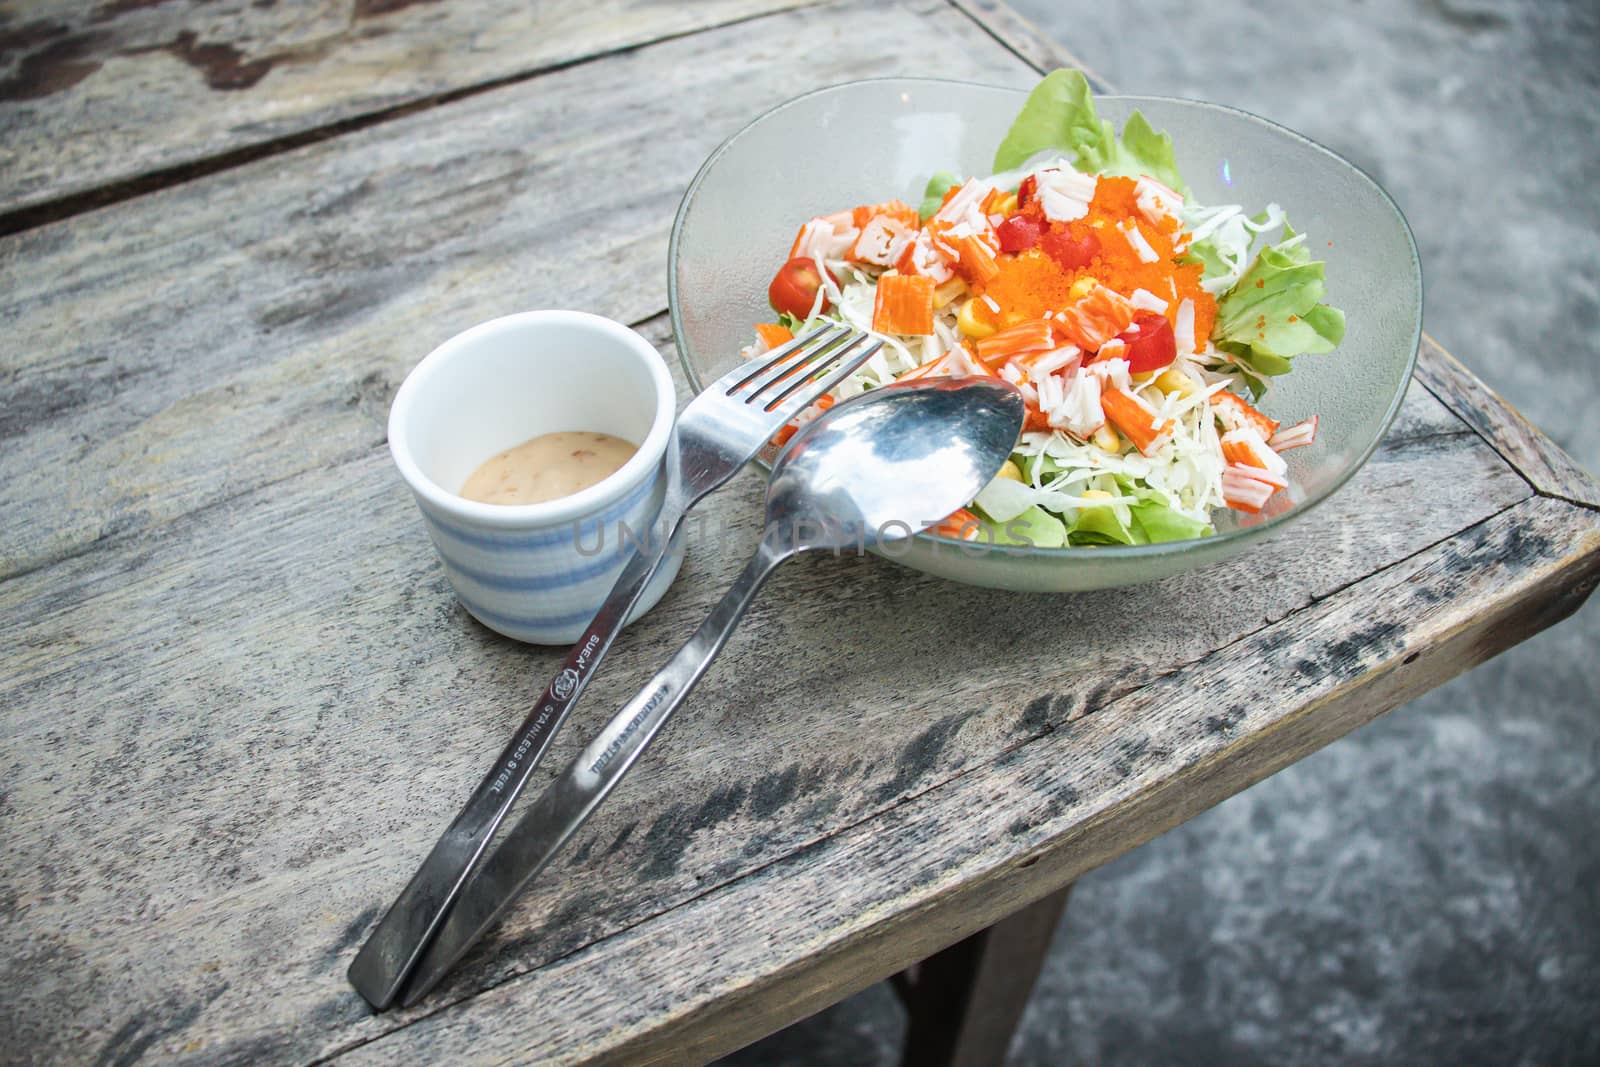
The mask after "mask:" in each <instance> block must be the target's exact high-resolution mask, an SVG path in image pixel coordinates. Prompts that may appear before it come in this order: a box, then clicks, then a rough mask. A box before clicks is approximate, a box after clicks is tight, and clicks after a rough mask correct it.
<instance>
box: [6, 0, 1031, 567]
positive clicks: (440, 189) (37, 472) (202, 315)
mask: <svg viewBox="0 0 1600 1067" xmlns="http://www.w3.org/2000/svg"><path fill="white" fill-rule="evenodd" d="M840 20H841V15H840V13H839V12H837V11H814V10H801V11H795V12H790V13H786V14H782V15H777V16H774V17H773V18H771V19H762V20H757V21H755V22H746V23H740V24H738V25H735V26H731V27H727V28H724V29H720V30H716V31H713V32H709V33H705V34H697V35H694V36H691V37H685V38H679V39H675V40H672V41H668V42H664V43H662V44H659V45H654V46H651V47H649V48H644V49H640V50H638V51H635V52H630V53H627V54H625V55H620V56H615V57H612V58H610V59H608V60H606V61H603V62H597V63H589V64H582V65H578V66H574V67H570V68H566V69H563V70H559V71H556V72H553V73H551V74H549V75H546V76H544V77H541V78H539V79H537V80H534V81H530V82H523V83H518V84H515V85H510V86H506V87H504V88H501V89H497V90H494V91H492V92H487V93H483V94H479V95H476V96H473V97H470V98H468V99H464V100H460V101H457V102H455V103H454V104H451V105H449V106H447V107H442V108H434V109H430V110H428V111H424V112H420V113H418V114H416V115H412V116H408V117H406V118H404V119H398V120H396V121H394V122H391V123H385V124H383V125H382V126H377V127H373V128H371V129H368V130H363V131H361V132H359V133H355V134H351V135H348V136H345V137H341V138H338V139H336V140H333V141H329V142H325V143H322V144H318V145H315V146H311V147H308V148H304V149H301V150H297V151H294V152H288V153H285V154H283V155H279V156H274V157H272V158H271V159H268V160H263V161H260V162H258V163H254V164H251V165H249V166H245V167H240V168H237V169H235V170H232V171H229V172H227V173H225V174H220V175H216V176H214V177H212V178H208V179H204V180H201V181H196V182H191V183H186V184H184V185H180V186H176V187H174V188H172V189H170V190H167V191H165V192H162V193H158V194H154V195H151V196H147V197H141V198H139V199H138V200H134V201H130V202H128V203H126V204H121V205H117V206H115V207H113V208H110V209H107V210H104V211H99V212H95V213H92V214H89V215H82V216H77V217H75V218H73V219H70V220H67V221H65V222H62V223H59V224H56V225H52V226H48V227H44V228H41V229H38V230H33V231H30V232H27V233H23V234H17V235H14V236H12V237H10V238H5V239H0V321H4V322H6V323H7V324H8V326H9V336H10V337H11V339H12V343H11V344H10V345H8V346H7V348H6V350H5V351H4V352H3V353H0V440H4V441H5V447H6V450H7V460H8V473H9V477H8V478H7V479H6V480H5V483H4V484H3V485H0V508H3V509H4V510H5V511H6V513H7V514H8V517H9V521H8V524H7V525H8V529H7V536H6V538H5V543H4V545H3V547H0V575H4V574H10V573H16V572H19V571H26V570H29V569H31V568H34V567H38V566H40V565H43V564H46V563H49V562H50V561H52V560H57V559H61V558H63V557H65V556H68V555H71V554H73V553H75V552H78V551H82V550H83V549H84V548H86V547H88V546H90V545H95V544H103V543H105V542H106V541H108V540H114V539H116V538H119V537H122V536H126V535H127V534H128V533H130V532H132V531H135V530H139V529H143V528H145V527H147V526H151V525H159V524H160V523H163V522H165V521H167V520H169V519H171V518H172V517H173V516H175V515H179V514H183V513H184V512H186V511H190V510H193V509H195V508H200V507H205V506H208V505H211V504H214V503H216V502H218V501H220V500H223V499H227V498H228V497H231V496H235V495H237V494H239V493H242V492H248V491H249V490H251V489H254V488H256V487H258V486H261V485H264V484H269V483H271V482H274V481H278V480H281V479H283V478H286V477H290V476H292V475H294V474H295V473H297V472H301V471H307V470H314V469H318V468H320V467H324V466H326V465H328V464H330V463H339V462H343V461H346V460H348V459H350V458H352V457H353V456H355V455H358V454H359V453H361V452H362V451H363V450H366V449H369V448H370V447H371V446H372V445H373V444H374V443H375V442H378V441H381V440H382V439H383V425H382V419H383V418H384V416H385V413H386V411H387V407H388V399H389V397H390V395H391V394H392V392H393V389H394V388H395V387H396V386H397V385H398V384H399V382H400V380H401V379H402V378H403V377H404V375H405V372H406V371H407V370H409V369H410V367H411V366H412V365H413V364H415V363H416V361H417V360H418V359H419V358H420V357H421V356H422V355H423V354H425V353H426V352H427V350H428V349H429V348H430V347H432V345H434V344H436V343H438V342H439V341H442V340H444V339H445V338H446V337H449V336H450V335H451V334H453V333H456V332H458V331H459V330H461V329H464V328H465V327H467V326H469V325H471V324H472V323H474V322H478V321H482V320H483V319H486V318H492V317H493V316H495V315H498V314H504V313H506V312H510V311H520V310H524V309H527V308H532V307H573V308H581V309H584V310H589V311H595V312H599V313H601V314H605V315H609V316H611V317H613V318H617V319H621V320H622V321H624V322H637V321H640V320H642V319H645V318H648V317H650V316H651V315H654V314H657V313H659V312H660V311H661V310H662V309H663V308H665V307H666V266H665V263H666V244H667V234H668V230H669V228H670V226H671V222H672V216H673V212H674V211H675V209H676V207H677V204H678V200H679V199H680V198H681V196H682V195H683V190H684V188H685V187H686V186H687V185H688V182H689V179H690V178H691V177H692V176H693V174H694V172H695V170H696V168H698V167H699V165H700V163H701V162H702V161H703V160H704V158H705V157H706V155H707V154H709V153H710V151H711V150H712V149H713V148H715V147H716V145H717V144H718V143H719V142H720V141H721V140H722V139H723V138H725V137H727V136H728V135H729V134H731V133H733V132H734V131H735V130H737V129H738V128H739V127H740V126H742V125H744V123H745V122H747V121H749V119H750V117H751V116H752V115H754V114H757V113H759V112H760V111H762V110H764V109H765V108H767V107H770V106H772V105H774V104H777V103H780V102H781V101H783V100H784V99H786V98H788V97H789V96H791V95H793V93H794V92H795V90H796V86H797V85H798V84H824V83H827V82H833V81H842V80H846V79H848V78H850V77H852V76H856V75H858V74H860V73H861V72H863V70H868V69H870V70H875V71H878V72H880V73H895V72H917V71H923V70H926V69H927V67H926V62H925V60H922V59H921V58H920V57H921V56H923V55H925V54H927V53H928V52H929V51H930V50H931V51H932V53H933V54H935V55H940V56H943V57H945V58H944V59H943V60H941V68H942V69H944V70H945V72H946V73H948V74H951V75H955V76H960V77H967V78H972V79H976V80H988V81H994V82H1000V83H1008V84H1014V85H1026V84H1027V83H1028V81H1029V80H1030V78H1031V75H1030V73H1029V72H1028V71H1027V70H1026V69H1025V68H1022V67H1021V66H1020V65H1019V64H1018V63H1017V62H1016V61H1015V59H1014V58H1013V57H1012V56H1011V55H1010V54H1009V53H1008V52H1006V50H1005V49H1004V48H1002V47H1001V46H1000V45H999V44H997V43H995V42H994V41H993V40H991V39H989V38H987V37H985V36H982V35H981V34H978V33H977V32H976V31H974V29H973V28H972V24H971V22H970V21H969V20H968V19H967V18H966V17H965V16H963V15H961V14H960V13H959V12H956V11H954V10H952V9H951V8H949V7H948V6H946V5H944V4H938V3H935V4H931V5H923V6H921V7H917V8H912V9H906V8H892V7H891V8H883V7H879V6H877V5H863V6H861V7H859V8H858V9H856V10H853V11H852V12H851V13H850V15H849V20H850V22H851V23H852V24H853V26H854V27H856V28H857V29H859V31H860V32H859V34H858V33H855V32H852V33H849V34H845V33H842V32H841V31H840V29H839V26H840ZM802 79H803V81H802ZM577 190H582V193H581V195H580V194H579V193H578V192H577ZM399 220H403V223H402V222H400V221H399ZM61 456H72V457H73V458H74V459H75V461H76V465H77V477H76V478H75V479H73V481H72V482H71V483H70V484H63V482H62V480H61V479H60V478H59V477H57V476H56V474H55V472H54V471H53V470H52V462H51V461H52V459H54V458H56V457H61Z"/></svg>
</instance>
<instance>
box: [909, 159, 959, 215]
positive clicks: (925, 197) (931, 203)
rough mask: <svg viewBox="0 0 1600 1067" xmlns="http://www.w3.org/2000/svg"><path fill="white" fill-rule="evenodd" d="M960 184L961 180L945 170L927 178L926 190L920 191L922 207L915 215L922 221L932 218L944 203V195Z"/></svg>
mask: <svg viewBox="0 0 1600 1067" xmlns="http://www.w3.org/2000/svg"><path fill="white" fill-rule="evenodd" d="M960 184H961V179H960V178H957V177H956V176H955V175H954V174H951V173H950V172H949V171H947V170H941V171H940V172H939V173H937V174H935V175H934V176H933V177H931V178H929V179H928V186H927V188H925V189H923V190H922V206H921V207H919V208H918V209H917V213H918V214H920V215H921V216H922V217H923V218H924V219H931V218H933V215H934V212H936V211H938V210H939V206H940V205H941V204H943V203H944V194H945V193H948V192H949V191H950V190H951V189H953V188H955V187H956V186H958V185H960Z"/></svg>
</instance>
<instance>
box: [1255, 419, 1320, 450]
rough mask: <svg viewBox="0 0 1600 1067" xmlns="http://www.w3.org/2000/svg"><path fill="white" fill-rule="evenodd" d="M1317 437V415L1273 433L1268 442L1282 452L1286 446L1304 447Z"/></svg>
mask: <svg viewBox="0 0 1600 1067" xmlns="http://www.w3.org/2000/svg"><path fill="white" fill-rule="evenodd" d="M1316 439H1317V416H1315V415H1313V416H1311V417H1310V418H1309V419H1307V420H1305V421H1304V422H1297V423H1295V424H1294V425H1293V426H1287V427H1285V428H1284V429H1281V430H1279V431H1278V432H1277V433H1275V434H1273V435H1272V437H1271V439H1270V440H1268V441H1267V444H1269V445H1271V446H1272V447H1273V448H1275V449H1277V450H1278V451H1279V452H1282V451H1283V450H1284V449H1286V448H1302V447H1304V446H1306V445H1309V444H1310V443H1311V442H1312V441H1315V440H1316Z"/></svg>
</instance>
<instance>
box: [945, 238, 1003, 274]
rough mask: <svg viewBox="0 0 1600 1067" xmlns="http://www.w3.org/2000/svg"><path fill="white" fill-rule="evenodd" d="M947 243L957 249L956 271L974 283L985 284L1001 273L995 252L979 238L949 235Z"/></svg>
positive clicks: (946, 239)
mask: <svg viewBox="0 0 1600 1067" xmlns="http://www.w3.org/2000/svg"><path fill="white" fill-rule="evenodd" d="M945 243H946V244H948V245H949V246H950V247H951V248H953V249H955V253H956V272H957V273H959V274H960V275H961V276H962V277H963V278H965V279H966V280H967V281H969V282H971V283H972V284H973V285H983V284H985V283H986V282H989V281H992V280H993V279H994V278H996V277H997V276H998V275H999V274H1000V264H999V263H997V262H996V261H995V258H994V252H992V251H991V250H990V248H989V246H988V245H986V244H984V243H983V242H982V241H980V240H979V239H978V238H976V237H948V236H947V237H945Z"/></svg>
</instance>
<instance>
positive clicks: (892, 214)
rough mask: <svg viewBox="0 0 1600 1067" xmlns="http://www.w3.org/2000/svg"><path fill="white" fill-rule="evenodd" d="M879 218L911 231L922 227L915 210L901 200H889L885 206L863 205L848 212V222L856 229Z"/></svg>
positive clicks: (920, 218) (920, 219)
mask: <svg viewBox="0 0 1600 1067" xmlns="http://www.w3.org/2000/svg"><path fill="white" fill-rule="evenodd" d="M879 217H884V218H890V219H893V220H894V221H896V222H898V223H900V224H901V225H903V226H906V227H908V228H910V229H913V230H914V229H916V228H917V227H919V226H921V225H922V216H921V215H919V214H917V209H916V208H914V207H912V206H911V205H910V204H907V203H905V202H904V201H901V200H890V201H889V202H888V203H885V204H863V205H861V206H860V207H858V208H852V209H851V211H850V221H851V222H853V223H854V224H855V226H856V228H857V229H861V228H863V227H865V226H866V224H867V223H869V222H871V221H872V220H873V219H875V218H879Z"/></svg>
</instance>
